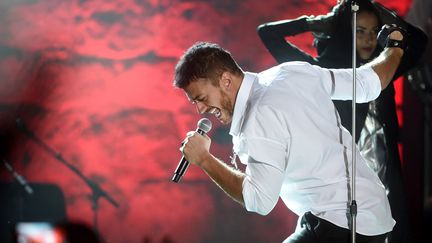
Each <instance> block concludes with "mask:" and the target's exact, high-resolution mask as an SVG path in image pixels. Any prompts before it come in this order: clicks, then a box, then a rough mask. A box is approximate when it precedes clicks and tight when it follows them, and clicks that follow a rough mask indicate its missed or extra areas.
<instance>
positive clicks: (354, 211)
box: [349, 1, 359, 243]
mask: <svg viewBox="0 0 432 243" xmlns="http://www.w3.org/2000/svg"><path fill="white" fill-rule="evenodd" d="M358 9H359V6H358V5H357V3H356V1H353V2H352V5H351V10H352V23H353V26H352V35H353V48H352V52H353V53H352V66H353V88H352V92H353V99H352V132H351V134H352V150H351V151H352V165H351V205H350V208H349V211H350V215H351V218H350V220H351V242H352V243H355V242H356V217H357V202H356V200H355V198H356V194H355V189H356V187H355V186H356V182H355V177H356V157H357V156H356V154H357V153H356V148H357V147H356V139H355V137H356V83H357V79H356V75H357V72H356V70H357V63H356V62H357V50H356V47H357V33H356V29H357V11H358Z"/></svg>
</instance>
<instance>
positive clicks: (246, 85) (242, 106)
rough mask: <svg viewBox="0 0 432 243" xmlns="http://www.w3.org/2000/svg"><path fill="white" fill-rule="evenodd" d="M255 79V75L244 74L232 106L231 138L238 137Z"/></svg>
mask: <svg viewBox="0 0 432 243" xmlns="http://www.w3.org/2000/svg"><path fill="white" fill-rule="evenodd" d="M257 78H258V75H257V74H256V73H250V72H245V75H244V77H243V81H242V83H241V85H240V89H239V92H238V93H237V98H236V101H235V105H234V113H233V118H232V122H231V128H230V132H229V134H230V135H231V136H238V134H239V133H240V129H241V125H242V123H243V117H244V113H245V111H246V107H247V101H248V99H249V95H250V92H251V90H252V85H253V83H254V81H255V79H257Z"/></svg>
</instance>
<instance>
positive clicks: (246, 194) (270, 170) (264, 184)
mask: <svg viewBox="0 0 432 243" xmlns="http://www.w3.org/2000/svg"><path fill="white" fill-rule="evenodd" d="M245 173H246V178H245V179H244V180H243V200H244V204H245V208H246V210H248V211H250V212H256V213H258V214H261V215H267V214H268V213H270V212H271V210H272V209H273V208H274V207H275V206H276V203H277V201H278V199H279V194H280V190H281V187H282V182H283V178H284V173H283V171H281V170H280V169H278V168H276V167H273V166H270V165H268V164H266V163H262V162H259V161H256V160H254V159H253V158H252V157H248V166H247V167H246V172H245Z"/></svg>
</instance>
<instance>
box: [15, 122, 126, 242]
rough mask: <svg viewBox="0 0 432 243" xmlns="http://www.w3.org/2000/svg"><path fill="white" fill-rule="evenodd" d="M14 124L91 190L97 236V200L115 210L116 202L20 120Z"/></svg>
mask: <svg viewBox="0 0 432 243" xmlns="http://www.w3.org/2000/svg"><path fill="white" fill-rule="evenodd" d="M16 124H17V127H18V129H19V130H20V131H21V132H23V133H24V134H25V135H27V137H29V138H30V139H32V140H33V141H34V142H35V143H36V144H37V145H39V146H41V147H42V148H43V149H44V150H45V151H46V152H48V153H49V154H51V155H52V156H53V157H54V158H56V159H57V160H58V161H59V162H61V163H62V164H64V165H66V167H68V168H69V169H70V170H72V171H73V172H74V173H75V174H76V175H78V176H79V177H80V178H81V179H82V180H83V181H84V182H85V183H86V184H87V186H88V187H90V189H91V190H92V194H91V202H92V209H93V212H94V218H93V223H94V226H93V227H94V229H95V231H96V234H98V235H99V233H98V225H97V223H98V221H97V213H98V209H99V204H98V202H99V198H100V197H104V198H105V199H106V200H107V201H108V202H110V203H111V204H112V205H113V206H115V207H116V208H117V207H119V205H118V203H117V202H116V201H114V199H112V198H111V196H110V195H108V193H106V192H105V191H104V190H103V189H102V188H101V187H100V186H99V185H98V184H97V183H96V182H94V181H92V180H90V179H89V178H87V177H86V176H84V175H83V174H82V173H81V171H79V170H78V169H77V168H76V167H75V166H73V165H72V164H71V163H69V162H67V161H66V160H65V159H64V158H63V156H62V155H61V154H60V153H59V152H56V151H54V150H53V149H52V148H51V147H49V146H48V145H47V144H46V143H44V142H43V141H42V140H41V139H40V138H39V137H37V136H36V135H35V134H34V133H33V132H31V131H30V130H29V129H28V128H27V126H26V125H25V123H24V122H23V121H22V120H21V119H19V118H18V119H17V120H16Z"/></svg>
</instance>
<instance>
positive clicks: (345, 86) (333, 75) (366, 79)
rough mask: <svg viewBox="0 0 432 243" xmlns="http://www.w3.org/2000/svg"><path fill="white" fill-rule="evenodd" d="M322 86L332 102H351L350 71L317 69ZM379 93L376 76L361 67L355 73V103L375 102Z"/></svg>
mask: <svg viewBox="0 0 432 243" xmlns="http://www.w3.org/2000/svg"><path fill="white" fill-rule="evenodd" d="M317 68H318V69H320V72H321V75H320V76H321V79H322V84H323V85H324V89H325V90H326V91H327V92H328V94H329V95H330V96H331V98H332V99H333V100H352V99H353V95H352V82H353V71H352V69H325V68H319V67H317ZM380 93H381V82H380V79H379V77H378V74H376V73H375V71H374V70H373V69H372V68H371V67H368V66H362V67H360V68H358V69H357V72H356V102H357V103H366V102H369V101H371V100H375V99H376V98H377V97H378V96H379V94H380Z"/></svg>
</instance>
